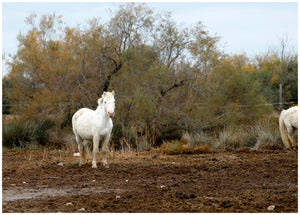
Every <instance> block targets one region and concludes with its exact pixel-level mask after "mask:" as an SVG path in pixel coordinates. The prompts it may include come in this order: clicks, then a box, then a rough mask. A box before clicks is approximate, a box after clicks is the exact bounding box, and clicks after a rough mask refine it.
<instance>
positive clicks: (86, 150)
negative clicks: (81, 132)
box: [83, 140, 92, 163]
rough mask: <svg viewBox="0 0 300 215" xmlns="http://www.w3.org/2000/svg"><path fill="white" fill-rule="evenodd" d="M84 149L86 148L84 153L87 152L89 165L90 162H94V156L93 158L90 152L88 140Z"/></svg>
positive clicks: (84, 144)
mask: <svg viewBox="0 0 300 215" xmlns="http://www.w3.org/2000/svg"><path fill="white" fill-rule="evenodd" d="M83 148H84V151H85V154H86V158H87V162H88V163H89V162H91V161H92V156H91V151H90V147H89V141H88V140H84V141H83Z"/></svg>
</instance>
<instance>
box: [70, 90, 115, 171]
mask: <svg viewBox="0 0 300 215" xmlns="http://www.w3.org/2000/svg"><path fill="white" fill-rule="evenodd" d="M114 96H115V92H114V91H112V92H104V93H103V95H102V97H101V98H100V99H98V107H97V109H96V110H95V111H94V110H91V109H88V108H82V109H80V110H78V111H77V112H76V113H75V114H74V115H73V117H72V126H73V132H74V134H75V138H76V142H77V143H78V149H79V153H80V161H79V166H81V165H82V164H84V163H85V162H86V156H85V154H87V156H88V158H90V157H91V156H90V151H89V147H88V141H93V161H92V167H93V168H97V153H98V148H99V142H100V141H101V139H103V143H102V150H101V151H102V155H103V158H102V162H103V166H104V167H106V168H108V167H109V165H108V163H107V150H108V142H109V139H110V135H111V131H112V128H113V122H112V119H111V118H112V117H113V116H114V114H115V98H114Z"/></svg>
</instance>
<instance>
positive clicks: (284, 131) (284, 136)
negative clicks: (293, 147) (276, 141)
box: [279, 110, 290, 149]
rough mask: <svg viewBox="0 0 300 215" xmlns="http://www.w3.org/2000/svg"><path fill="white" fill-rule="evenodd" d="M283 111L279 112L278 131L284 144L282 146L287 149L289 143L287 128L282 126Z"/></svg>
mask: <svg viewBox="0 0 300 215" xmlns="http://www.w3.org/2000/svg"><path fill="white" fill-rule="evenodd" d="M284 113H285V110H283V111H281V113H280V117H279V130H280V134H281V139H282V142H283V144H284V146H285V147H286V148H287V149H289V148H290V143H289V138H288V134H287V128H286V126H285V124H284V121H283V117H284Z"/></svg>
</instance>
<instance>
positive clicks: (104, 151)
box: [101, 135, 110, 168]
mask: <svg viewBox="0 0 300 215" xmlns="http://www.w3.org/2000/svg"><path fill="white" fill-rule="evenodd" d="M109 139H110V135H107V136H106V137H105V138H104V141H103V144H102V149H101V151H102V164H103V166H104V167H105V168H109V165H108V163H107V151H108V142H109Z"/></svg>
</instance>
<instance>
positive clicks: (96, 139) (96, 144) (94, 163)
mask: <svg viewBox="0 0 300 215" xmlns="http://www.w3.org/2000/svg"><path fill="white" fill-rule="evenodd" d="M99 141H100V137H99V136H94V137H93V161H92V167H93V168H97V153H98V148H99Z"/></svg>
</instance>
